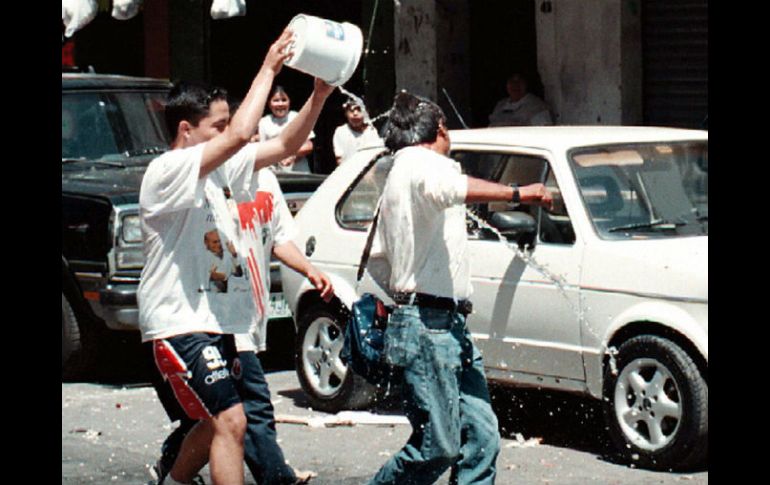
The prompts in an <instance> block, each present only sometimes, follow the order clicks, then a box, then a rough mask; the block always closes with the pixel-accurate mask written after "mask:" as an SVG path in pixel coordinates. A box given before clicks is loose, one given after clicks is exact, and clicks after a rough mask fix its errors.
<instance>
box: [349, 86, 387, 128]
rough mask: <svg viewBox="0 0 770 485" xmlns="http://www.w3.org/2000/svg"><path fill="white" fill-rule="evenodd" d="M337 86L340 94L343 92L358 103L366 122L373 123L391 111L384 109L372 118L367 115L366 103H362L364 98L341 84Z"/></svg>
mask: <svg viewBox="0 0 770 485" xmlns="http://www.w3.org/2000/svg"><path fill="white" fill-rule="evenodd" d="M337 88H338V89H339V90H340V92H341V93H342V94H344V95H345V96H347V97H348V98H350V99H352V100H353V101H355V102H356V104H358V105H359V106H360V107H361V110H362V111H363V115H364V121H365V122H366V123H369V124H371V125H374V124H375V123H376V122H377V121H379V120H380V119H382V118H384V117H386V116H388V115H389V114H390V112H391V110H390V109H389V110H387V111H385V112H383V113H380V114H378V115H377V116H375V117H374V118H372V117H370V116H369V109H368V108H367V107H366V104H365V103H364V100H363V99H361V97H360V96H358V95H356V94H355V93H352V92H350V91H348V90H347V89H345V88H343V87H342V86H337Z"/></svg>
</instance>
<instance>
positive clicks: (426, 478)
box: [369, 92, 552, 485]
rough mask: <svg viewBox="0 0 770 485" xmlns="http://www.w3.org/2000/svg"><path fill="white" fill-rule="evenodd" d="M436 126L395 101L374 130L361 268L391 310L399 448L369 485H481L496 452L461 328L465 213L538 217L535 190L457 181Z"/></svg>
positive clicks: (539, 193)
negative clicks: (445, 484) (372, 190)
mask: <svg viewBox="0 0 770 485" xmlns="http://www.w3.org/2000/svg"><path fill="white" fill-rule="evenodd" d="M445 122H446V118H445V116H444V114H443V112H442V111H441V108H439V107H438V106H437V105H436V104H435V103H433V102H431V101H428V100H425V99H421V98H418V97H416V96H413V95H411V94H408V93H406V92H401V93H399V94H398V95H396V97H395V100H394V104H393V108H392V110H391V112H390V115H389V118H388V122H387V124H386V126H385V130H384V138H385V146H386V147H387V148H388V149H390V150H391V151H392V152H394V153H395V155H394V157H393V166H392V169H391V171H390V173H389V175H388V178H387V181H386V183H385V187H384V189H383V194H382V199H381V205H380V215H379V222H378V226H377V234H376V235H375V238H374V244H373V247H372V253H371V256H370V260H369V268H370V271H371V273H372V276H373V277H374V278H375V280H376V281H377V282H378V283H380V284H381V286H383V288H385V289H386V290H387V291H388V293H389V294H390V295H391V296H392V298H393V300H394V301H395V302H396V303H397V307H396V308H395V310H394V312H393V314H392V315H391V317H390V320H389V322H388V327H387V331H386V335H385V358H386V360H387V362H388V363H389V364H391V365H394V366H396V367H397V368H398V369H399V373H398V374H399V377H398V379H400V380H401V381H402V382H401V385H402V397H403V399H404V403H405V411H406V415H407V417H408V418H409V421H410V423H411V425H412V435H411V437H410V438H409V441H408V442H407V444H406V445H405V446H404V447H403V448H402V449H401V450H400V451H399V452H398V453H397V454H396V455H394V456H393V457H392V458H391V459H390V460H389V461H388V462H387V463H385V465H384V466H383V467H382V468H381V469H380V471H379V472H378V473H377V475H376V476H375V477H374V478H373V479H372V480H371V482H370V483H371V484H378V485H379V484H398V483H426V484H427V483H433V482H435V481H436V480H437V479H438V478H439V477H440V476H441V475H442V474H443V473H444V472H445V471H446V469H447V468H448V467H452V479H451V481H450V483H459V484H471V483H473V484H480V483H484V484H491V483H494V479H495V476H496V469H495V462H496V460H497V455H498V452H499V449H500V435H499V433H498V429H497V418H496V417H495V414H494V412H493V410H492V406H491V404H490V398H489V392H488V389H487V383H486V378H485V377H484V367H483V363H482V360H481V354H480V353H479V351H478V350H477V348H476V347H475V345H474V343H473V341H472V339H471V336H470V333H469V332H468V329H467V327H466V322H465V320H466V317H467V315H468V314H469V313H470V312H471V304H470V301H469V297H470V296H471V284H470V261H469V258H468V244H467V233H466V225H465V204H466V203H475V202H491V201H509V202H512V203H522V204H541V205H550V204H551V203H552V195H551V194H550V193H549V192H548V191H547V190H546V188H545V186H544V185H543V184H540V183H537V184H531V185H527V186H524V187H520V188H516V187H511V186H507V185H502V184H497V183H493V182H489V181H486V180H482V179H477V178H473V177H469V176H466V175H463V174H462V173H461V171H460V165H459V164H458V163H457V162H455V161H454V160H452V159H450V158H448V157H447V155H448V153H449V149H450V140H449V132H448V131H447V128H446V125H445Z"/></svg>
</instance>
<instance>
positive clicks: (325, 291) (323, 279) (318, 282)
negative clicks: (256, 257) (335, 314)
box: [273, 241, 334, 302]
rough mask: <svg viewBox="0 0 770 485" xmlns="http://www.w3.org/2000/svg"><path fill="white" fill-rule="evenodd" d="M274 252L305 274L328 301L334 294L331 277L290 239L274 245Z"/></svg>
mask: <svg viewBox="0 0 770 485" xmlns="http://www.w3.org/2000/svg"><path fill="white" fill-rule="evenodd" d="M273 254H274V255H275V257H276V258H278V260H279V261H281V262H282V263H283V264H285V265H286V266H288V267H289V268H291V269H293V270H294V271H296V272H298V273H299V274H301V275H304V276H305V277H306V278H307V279H308V280H309V281H310V283H311V284H312V285H313V286H314V287H315V288H316V289H317V290H318V291H319V292H320V293H321V298H323V300H324V301H326V302H328V301H330V300H331V298H332V296H333V295H334V287H333V286H332V283H331V281H330V280H329V278H328V277H327V276H326V275H325V274H324V273H322V272H320V271H318V269H316V267H315V266H313V264H312V263H311V262H310V261H308V260H307V258H306V257H305V256H303V255H302V253H301V252H300V251H299V249H298V248H297V246H296V245H295V244H294V243H293V242H291V241H289V242H286V243H283V244H279V245H276V246H274V247H273Z"/></svg>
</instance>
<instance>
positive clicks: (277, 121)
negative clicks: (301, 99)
mask: <svg viewBox="0 0 770 485" xmlns="http://www.w3.org/2000/svg"><path fill="white" fill-rule="evenodd" d="M298 114H299V113H297V112H296V111H289V112H288V113H287V114H286V116H284V117H283V118H277V117H275V116H273V115H272V114H269V115H265V116H263V117H262V118H261V119H260V120H259V140H260V141H267V140H269V139H271V138H275V137H276V136H278V135H279V134H280V133H281V131H282V130H283V129H284V128H285V127H286V125H287V124H288V123H289V122H290V121H291V120H293V119H294V118H296V117H297V115H298ZM313 138H315V133H314V132H313V131H311V132H310V135H309V136H308V139H309V140H312V139H313ZM271 168H272V169H273V170H274V171H276V172H303V173H310V165H309V162H308V159H307V157H302V158H297V160H296V161H295V162H294V164H293V165H291V166H289V167H284V166H282V165H280V164H275V165H273V166H272V167H271Z"/></svg>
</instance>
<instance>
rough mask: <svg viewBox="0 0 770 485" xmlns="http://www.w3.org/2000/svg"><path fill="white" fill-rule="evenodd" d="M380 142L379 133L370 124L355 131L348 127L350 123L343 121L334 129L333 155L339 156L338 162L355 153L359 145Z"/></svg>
mask: <svg viewBox="0 0 770 485" xmlns="http://www.w3.org/2000/svg"><path fill="white" fill-rule="evenodd" d="M381 143H382V140H381V138H380V135H379V134H378V133H377V130H376V129H374V127H373V126H371V125H366V128H364V129H363V130H362V131H355V130H353V129H352V128H350V125H348V124H347V123H345V124H344V125H340V126H338V127H337V128H336V129H335V130H334V136H333V137H332V146H333V147H334V156H335V157H338V158H340V163H342V162H344V161H345V160H346V159H347V158H348V157H350V156H351V155H352V154H354V153H356V151H358V149H359V148H361V147H364V146H369V145H374V144H381Z"/></svg>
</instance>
